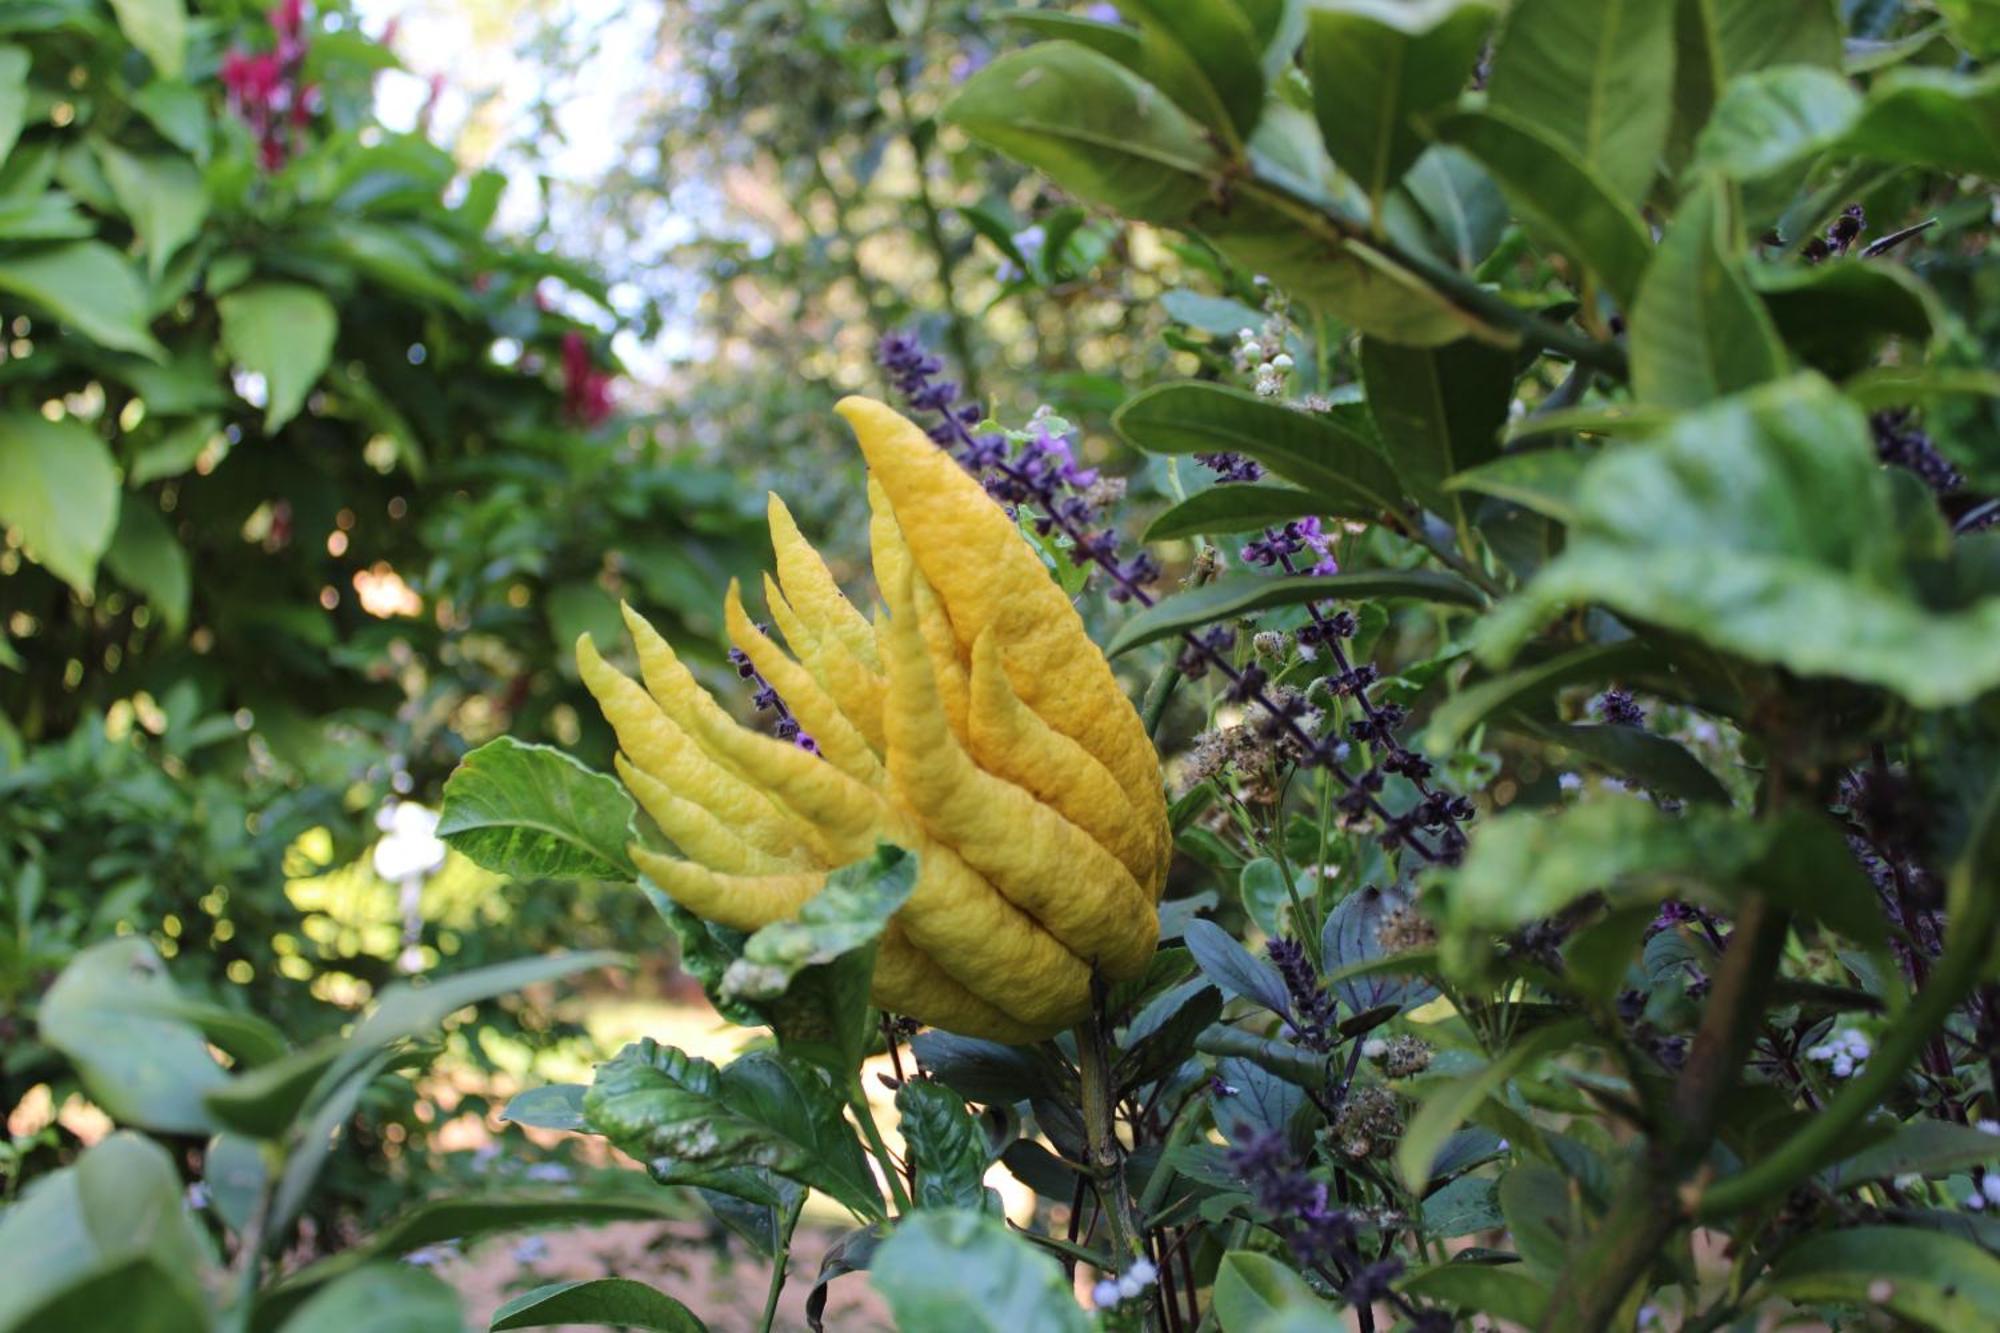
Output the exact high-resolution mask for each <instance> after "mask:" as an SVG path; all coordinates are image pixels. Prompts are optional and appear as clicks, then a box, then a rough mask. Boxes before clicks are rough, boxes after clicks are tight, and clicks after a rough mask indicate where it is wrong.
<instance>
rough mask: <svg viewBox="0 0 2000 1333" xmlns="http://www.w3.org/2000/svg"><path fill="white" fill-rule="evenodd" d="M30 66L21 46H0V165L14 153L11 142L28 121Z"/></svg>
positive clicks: (17, 136)
mask: <svg viewBox="0 0 2000 1333" xmlns="http://www.w3.org/2000/svg"><path fill="white" fill-rule="evenodd" d="M30 63H31V61H30V60H29V58H28V53H27V52H26V51H24V50H22V49H21V48H20V47H18V46H11V45H9V46H0V162H5V161H6V160H7V155H8V154H9V153H11V152H13V151H14V141H15V140H17V139H19V138H20V137H21V126H22V125H24V124H25V123H26V122H27V118H28V67H29V65H30Z"/></svg>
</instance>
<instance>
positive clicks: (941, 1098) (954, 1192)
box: [896, 1079, 987, 1212]
mask: <svg viewBox="0 0 2000 1333" xmlns="http://www.w3.org/2000/svg"><path fill="white" fill-rule="evenodd" d="M896 1112H897V1114H898V1115H899V1116H900V1117H901V1119H900V1120H899V1121H898V1122H897V1123H898V1129H899V1132H900V1133H901V1134H902V1136H903V1143H904V1146H905V1150H906V1151H907V1153H908V1155H909V1159H910V1164H911V1166H913V1167H914V1168H915V1169H916V1173H917V1180H916V1192H915V1196H914V1201H915V1203H916V1205H917V1207H919V1208H966V1209H970V1210H971V1211H973V1212H979V1211H981V1210H982V1209H984V1207H985V1205H986V1186H985V1185H983V1184H981V1183H980V1182H981V1180H982V1178H983V1177H984V1176H985V1174H986V1163H987V1155H986V1131H985V1130H983V1129H981V1128H980V1127H979V1122H978V1121H977V1120H974V1119H973V1118H972V1113H971V1112H970V1111H968V1110H966V1108H965V1101H964V1099H963V1098H961V1097H960V1096H959V1095H958V1094H957V1093H955V1092H953V1091H952V1090H951V1089H950V1088H947V1087H945V1086H944V1084H942V1083H932V1082H929V1081H926V1080H919V1079H908V1080H905V1081H904V1083H903V1086H902V1087H900V1088H898V1089H896Z"/></svg>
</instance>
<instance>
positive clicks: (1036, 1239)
mask: <svg viewBox="0 0 2000 1333" xmlns="http://www.w3.org/2000/svg"><path fill="white" fill-rule="evenodd" d="M1007 1229H1008V1230H1009V1231H1011V1232H1013V1233H1014V1234H1015V1235H1017V1236H1019V1237H1020V1238H1021V1239H1022V1240H1025V1241H1030V1242H1032V1243H1034V1244H1036V1245H1039V1246H1041V1247H1042V1248H1043V1249H1047V1250H1054V1251H1055V1252H1056V1253H1057V1254H1061V1255H1066V1256H1068V1257H1069V1258H1071V1259H1075V1260H1077V1261H1078V1262H1079V1263H1086V1264H1089V1265H1090V1266H1091V1267H1092V1268H1095V1269H1097V1270H1098V1271H1100V1272H1102V1271H1104V1270H1106V1269H1107V1268H1109V1267H1110V1266H1111V1265H1112V1264H1113V1263H1114V1262H1115V1261H1114V1260H1113V1259H1112V1258H1111V1257H1110V1256H1109V1255H1106V1254H1103V1253H1100V1252H1099V1251H1097V1250H1093V1249H1091V1248H1090V1247H1089V1246H1088V1245H1078V1244H1077V1243H1076V1242H1075V1241H1070V1240H1064V1239H1063V1238H1062V1237H1060V1236H1044V1235H1043V1234H1041V1233H1040V1232H1039V1231H1029V1230H1028V1229H1026V1228H1025V1227H1017V1226H1015V1225H1014V1224H1013V1223H1012V1222H1009V1223H1008V1224H1007Z"/></svg>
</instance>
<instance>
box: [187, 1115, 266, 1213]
mask: <svg viewBox="0 0 2000 1333" xmlns="http://www.w3.org/2000/svg"><path fill="white" fill-rule="evenodd" d="M270 1182H271V1167H270V1163H268V1162H267V1161H265V1160H264V1145H263V1144H261V1143H258V1142H257V1141H256V1140H255V1139H247V1138H244V1137H243V1136H242V1135H241V1134H217V1135H216V1136H215V1137H214V1138H212V1139H210V1140H209V1141H208V1147H207V1148H206V1149H204V1150H203V1151H202V1155H201V1183H202V1184H204V1185H206V1186H207V1187H208V1195H209V1199H210V1207H212V1208H213V1209H214V1211H215V1215H216V1216H217V1217H219V1218H221V1219H222V1221H223V1224H224V1225H226V1226H227V1227H228V1228H229V1229H230V1230H231V1231H233V1232H235V1233H236V1234H237V1235H239V1236H242V1235H246V1234H248V1232H249V1230H250V1228H251V1227H252V1226H253V1225H254V1224H255V1222H256V1218H257V1203H258V1201H259V1200H260V1199H262V1198H263V1197H264V1191H265V1189H267V1188H268V1187H269V1186H270Z"/></svg>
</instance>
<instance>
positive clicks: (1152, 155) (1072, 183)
mask: <svg viewBox="0 0 2000 1333" xmlns="http://www.w3.org/2000/svg"><path fill="white" fill-rule="evenodd" d="M944 118H945V119H946V120H948V121H950V122H951V123H953V124H955V125H957V126H959V127H960V128H961V129H963V130H964V131H965V132H966V133H967V134H970V135H972V136H973V137H974V138H976V139H980V140H982V141H984V142H986V143H988V144H991V145H992V146H993V147H995V148H997V149H999V150H1000V151H1001V152H1003V153H1006V154H1007V155H1008V156H1010V157H1013V158H1016V159H1018V160H1019V161H1022V162H1025V163H1027V164H1028V165H1029V166H1031V167H1033V168H1035V169H1036V170H1038V171H1042V172H1045V173H1047V174H1048V175H1049V176H1050V177H1051V178H1053V179H1054V180H1055V181H1056V183H1057V184H1059V185H1061V186H1062V187H1063V188H1064V189H1066V190H1069V191H1070V192H1071V193H1073V194H1075V195H1077V196H1079V197H1081V198H1084V199H1089V200H1091V201H1093V202H1095V203H1098V204H1102V205H1103V206H1105V207H1107V208H1110V209H1113V210H1114V211H1116V212H1118V213H1120V214H1122V215H1124V216H1126V217H1130V218H1136V219H1140V220H1143V221H1150V222H1165V223H1178V222H1184V221H1186V220H1187V219H1188V218H1189V217H1190V216H1191V215H1192V214H1193V212H1194V210H1195V209H1196V208H1197V207H1198V206H1199V205H1200V204H1201V202H1202V201H1203V199H1204V198H1206V196H1207V193H1208V184H1207V182H1208V181H1209V180H1211V179H1213V178H1214V177H1216V176H1217V175H1218V174H1219V173H1220V172H1221V170H1222V163H1223V156H1222V154H1221V153H1220V152H1219V151H1218V150H1217V149H1216V147H1215V146H1214V144H1212V143H1211V142H1210V141H1209V138H1208V136H1207V135H1206V134H1205V133H1204V132H1203V130H1202V127H1201V125H1200V123H1199V122H1197V121H1195V120H1194V119H1192V118H1191V117H1189V116H1188V115H1187V114H1186V113H1185V112H1183V111H1182V110H1181V109H1180V108H1179V107H1177V106H1176V105H1174V103H1173V102H1172V101H1171V100H1170V99H1169V98H1167V97H1165V96H1164V95H1162V94H1161V93H1160V92H1159V90H1157V89H1155V88H1154V87H1152V86H1151V85H1150V84H1148V83H1146V82H1145V81H1144V80H1142V79H1141V78H1140V77H1139V76H1138V75H1136V74H1134V73H1133V72H1132V71H1131V70H1129V69H1127V68H1125V67H1124V66H1123V65H1120V64H1119V63H1117V62H1116V61H1114V60H1112V59H1110V58H1109V57H1107V56H1103V55H1100V54H1098V53H1097V52H1095V51H1092V50H1089V49H1087V48H1085V47H1082V46H1078V45H1076V44H1075V43H1074V42H1067V41H1061V42H1044V43H1042V44H1040V45H1039V46H1033V47H1030V48H1028V49H1027V50H1025V51H1017V52H1013V53H1011V54H1008V55H1004V56H1002V57H1000V58H999V59H998V60H996V61H994V62H993V63H992V64H990V65H988V66H987V67H986V68H985V69H983V70H981V71H980V72H979V73H978V74H976V75H974V76H973V77H972V78H971V79H970V80H968V81H967V83H966V85H965V87H964V88H962V89H960V91H959V94H958V96H957V98H955V99H954V100H953V101H952V103H951V104H950V105H949V106H948V107H946V108H945V112H944Z"/></svg>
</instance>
